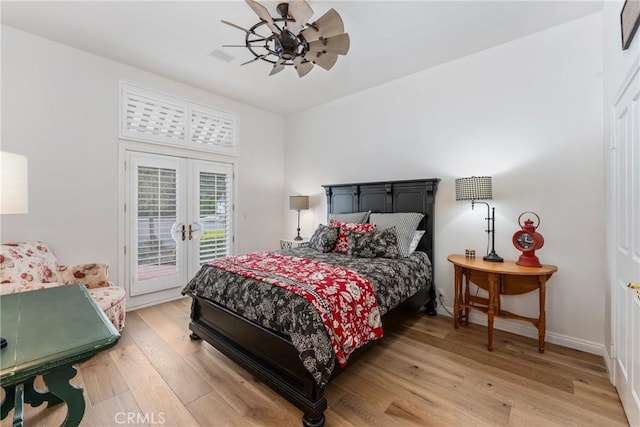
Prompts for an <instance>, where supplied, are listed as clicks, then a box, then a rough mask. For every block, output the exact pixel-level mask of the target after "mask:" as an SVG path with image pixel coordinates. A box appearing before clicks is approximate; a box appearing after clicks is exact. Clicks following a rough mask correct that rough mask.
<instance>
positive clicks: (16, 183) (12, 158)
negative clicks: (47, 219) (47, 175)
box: [0, 151, 29, 348]
mask: <svg viewBox="0 0 640 427" xmlns="http://www.w3.org/2000/svg"><path fill="white" fill-rule="evenodd" d="M28 210H29V173H28V168H27V158H26V157H25V156H21V155H19V154H13V153H7V152H5V151H0V214H2V215H5V214H23V213H27V212H28ZM6 346H7V340H5V339H4V338H0V348H4V347H6Z"/></svg>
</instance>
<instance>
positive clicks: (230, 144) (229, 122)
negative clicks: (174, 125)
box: [191, 106, 237, 153]
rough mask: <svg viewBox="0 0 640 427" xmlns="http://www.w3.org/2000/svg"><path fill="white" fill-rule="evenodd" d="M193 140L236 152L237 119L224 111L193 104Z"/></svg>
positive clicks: (218, 149)
mask: <svg viewBox="0 0 640 427" xmlns="http://www.w3.org/2000/svg"><path fill="white" fill-rule="evenodd" d="M191 142H192V143H194V144H203V145H205V146H209V147H212V148H215V149H216V150H217V151H224V152H228V153H235V152H236V148H237V147H236V119H235V117H233V116H232V115H230V114H226V113H224V112H222V111H218V110H213V109H210V108H205V107H202V106H191Z"/></svg>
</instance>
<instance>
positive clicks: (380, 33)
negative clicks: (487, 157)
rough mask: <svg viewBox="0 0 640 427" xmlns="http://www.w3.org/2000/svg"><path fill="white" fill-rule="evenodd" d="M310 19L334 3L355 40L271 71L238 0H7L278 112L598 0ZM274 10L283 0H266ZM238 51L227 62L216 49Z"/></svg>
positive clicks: (115, 55) (44, 27)
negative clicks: (304, 63)
mask: <svg viewBox="0 0 640 427" xmlns="http://www.w3.org/2000/svg"><path fill="white" fill-rule="evenodd" d="M307 2H308V3H309V5H310V6H311V7H312V8H313V10H314V11H315V14H314V16H313V18H312V20H315V19H317V18H319V17H320V16H321V15H322V14H324V13H325V12H326V11H327V10H329V9H330V8H334V9H335V10H336V11H337V12H338V13H339V14H340V15H341V16H342V19H343V21H344V24H345V31H346V32H348V33H349V36H350V38H351V49H350V51H349V53H348V55H347V56H340V57H339V58H338V62H337V63H336V65H335V66H334V67H333V68H332V69H331V70H330V71H326V70H324V69H322V68H320V67H317V66H316V67H314V69H313V70H312V71H311V72H310V73H309V74H308V75H307V76H305V77H304V78H299V77H298V75H297V73H296V72H295V70H294V69H293V68H292V67H287V68H286V69H285V70H283V71H282V72H280V73H278V74H276V75H274V76H269V72H270V70H271V64H269V63H266V62H263V61H256V62H254V63H251V64H248V65H245V66H242V67H241V66H240V64H241V63H243V62H245V61H247V60H249V59H252V58H253V56H252V55H251V53H250V52H249V51H248V50H247V49H245V48H222V47H221V46H222V45H223V44H243V43H244V32H242V31H240V30H237V29H234V28H232V27H230V26H227V25H224V24H222V23H221V22H220V20H221V19H224V20H227V21H231V22H233V23H236V24H238V25H240V26H242V27H244V28H249V27H250V26H252V25H253V24H255V23H257V22H258V18H257V16H256V15H255V14H254V13H253V12H252V11H251V9H250V8H249V6H248V5H247V4H246V3H245V2H244V1H241V0H234V1H71V2H57V1H42V2H39V1H6V0H3V1H2V4H1V8H2V10H1V13H2V14H1V20H2V23H3V24H5V25H9V26H12V27H15V28H18V29H21V30H23V31H27V32H30V33H34V34H37V35H40V36H42V37H46V38H48V39H51V40H55V41H57V42H60V43H63V44H66V45H69V46H73V47H76V48H78V49H82V50H85V51H88V52H92V53H95V54H97V55H100V56H103V57H106V58H110V59H113V60H116V61H119V62H123V63H126V64H129V65H132V66H135V67H138V68H141V69H144V70H147V71H151V72H153V73H156V74H159V75H162V76H165V77H168V78H171V79H173V80H177V81H180V82H183V83H187V84H189V85H191V86H195V87H198V88H201V89H205V90H208V91H211V92H214V93H216V94H219V95H223V96H226V97H228V98H232V99H236V100H238V101H241V102H243V103H246V104H249V105H254V106H256V107H259V108H262V109H264V110H268V111H272V112H274V113H277V114H280V115H285V116H286V115H289V114H292V113H295V112H298V111H302V110H305V109H308V108H311V107H313V106H316V105H320V104H323V103H326V102H329V101H331V100H334V99H337V98H341V97H344V96H347V95H350V94H353V93H356V92H359V91H361V90H365V89H368V88H371V87H374V86H377V85H380V84H383V83H385V82H388V81H391V80H395V79H397V78H400V77H403V76H406V75H409V74H413V73H416V72H418V71H421V70H424V69H427V68H430V67H433V66H436V65H438V64H442V63H444V62H448V61H451V60H454V59H457V58H461V57H463V56H466V55H469V54H472V53H474V52H478V51H481V50H484V49H487V48H490V47H492V46H496V45H499V44H502V43H505V42H508V41H510V40H514V39H517V38H520V37H523V36H526V35H528V34H532V33H535V32H537V31H541V30H543V29H546V28H550V27H552V26H555V25H558V24H561V23H564V22H568V21H571V20H574V19H577V18H580V17H582V16H586V15H589V14H591V13H595V12H597V11H599V10H601V8H602V2H601V1H579V0H561V1H540V0H536V1H481V0H475V1H406V2H405V1H364V0H357V1H319V0H308V1H307ZM261 3H262V4H263V5H265V6H266V7H267V8H268V9H269V11H270V12H271V15H272V16H278V15H277V13H276V10H275V8H276V5H277V4H278V3H279V2H277V1H261ZM213 50H219V51H222V52H224V53H227V54H230V55H232V56H233V58H234V59H233V60H231V62H226V61H224V60H221V59H219V58H216V57H214V56H211V55H210V53H211V52H212V51H213Z"/></svg>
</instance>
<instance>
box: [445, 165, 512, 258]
mask: <svg viewBox="0 0 640 427" xmlns="http://www.w3.org/2000/svg"><path fill="white" fill-rule="evenodd" d="M491 199H493V189H492V186H491V177H490V176H472V177H469V178H458V179H456V200H471V209H473V207H474V205H475V204H476V203H482V204H484V205H487V218H486V219H487V233H489V236H488V237H489V238H491V252H489V253H488V254H487V255H486V256H484V257H483V258H482V259H484V260H485V261H490V262H502V261H503V259H502V257H500V256H499V255H498V254H497V253H496V251H495V249H494V248H495V242H496V208H491V211H490V210H489V208H490V207H489V203H487V202H478V200H491Z"/></svg>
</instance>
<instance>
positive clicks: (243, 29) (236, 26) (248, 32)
mask: <svg viewBox="0 0 640 427" xmlns="http://www.w3.org/2000/svg"><path fill="white" fill-rule="evenodd" d="M220 22H222V23H223V24H227V25H230V26H232V27H233V28H237V29H239V30H242V31H244V32H245V33H247V34H253V33H252V32H251V31H249V30H247V29H245V28H242V27H241V26H240V25H236V24H234V23H233V22H229V21H225V20H224V19H222V20H221V21H220Z"/></svg>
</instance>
